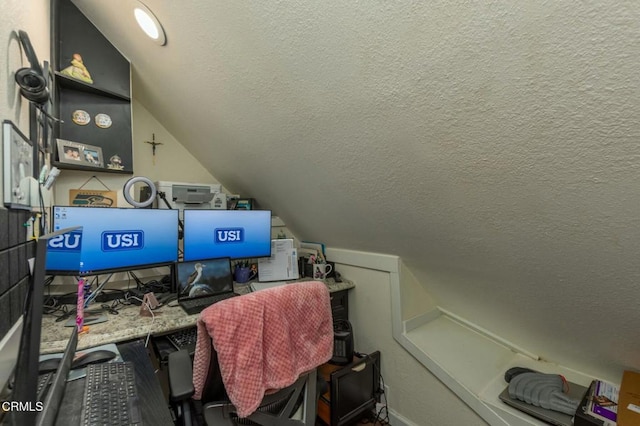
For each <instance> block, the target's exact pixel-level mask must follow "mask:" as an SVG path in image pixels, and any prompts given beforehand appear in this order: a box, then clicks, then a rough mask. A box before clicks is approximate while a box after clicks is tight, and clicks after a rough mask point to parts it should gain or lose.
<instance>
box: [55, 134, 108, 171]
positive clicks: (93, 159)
mask: <svg viewBox="0 0 640 426" xmlns="http://www.w3.org/2000/svg"><path fill="white" fill-rule="evenodd" d="M56 143H57V146H58V161H59V162H61V163H66V164H74V165H77V166H88V167H97V168H104V157H103V156H102V148H100V147H99V146H94V145H88V144H86V143H78V142H72V141H67V140H64V139H56Z"/></svg>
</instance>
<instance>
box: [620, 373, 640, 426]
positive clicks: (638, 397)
mask: <svg viewBox="0 0 640 426" xmlns="http://www.w3.org/2000/svg"><path fill="white" fill-rule="evenodd" d="M638 425H640V373H636V372H633V371H625V372H624V374H623V375H622V383H621V384H620V395H619V398H618V426H638Z"/></svg>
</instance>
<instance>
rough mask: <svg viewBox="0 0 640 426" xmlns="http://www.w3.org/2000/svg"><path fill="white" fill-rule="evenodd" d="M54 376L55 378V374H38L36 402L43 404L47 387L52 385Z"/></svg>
mask: <svg viewBox="0 0 640 426" xmlns="http://www.w3.org/2000/svg"><path fill="white" fill-rule="evenodd" d="M54 376H55V373H53V372H49V373H44V374H40V375H39V376H38V387H37V388H36V395H37V399H38V401H42V402H44V398H45V395H46V394H47V390H48V389H49V385H50V384H51V383H53V378H54Z"/></svg>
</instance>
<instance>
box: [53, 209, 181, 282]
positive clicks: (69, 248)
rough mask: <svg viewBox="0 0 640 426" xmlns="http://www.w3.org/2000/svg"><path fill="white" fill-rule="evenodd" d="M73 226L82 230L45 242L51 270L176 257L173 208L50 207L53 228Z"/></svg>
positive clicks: (128, 265)
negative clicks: (79, 254) (51, 209)
mask: <svg viewBox="0 0 640 426" xmlns="http://www.w3.org/2000/svg"><path fill="white" fill-rule="evenodd" d="M72 226H82V232H72V233H70V234H65V235H64V236H62V238H57V239H52V240H51V241H49V245H48V248H47V272H48V273H50V274H58V275H63V274H70V275H78V274H80V275H90V274H96V273H103V272H113V271H124V270H130V269H133V268H136V267H143V266H144V267H152V266H157V265H164V264H170V263H173V262H176V261H177V260H178V210H169V209H129V208H123V209H121V208H105V207H61V206H55V207H54V208H53V228H54V230H58V229H63V228H69V227H72ZM80 251H81V259H80V269H78V253H79V252H80ZM74 253H75V255H74Z"/></svg>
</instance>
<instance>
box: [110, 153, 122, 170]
mask: <svg viewBox="0 0 640 426" xmlns="http://www.w3.org/2000/svg"><path fill="white" fill-rule="evenodd" d="M107 168H108V169H112V170H122V169H124V166H123V165H122V159H121V158H120V157H119V156H118V155H112V156H111V158H109V164H107Z"/></svg>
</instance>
